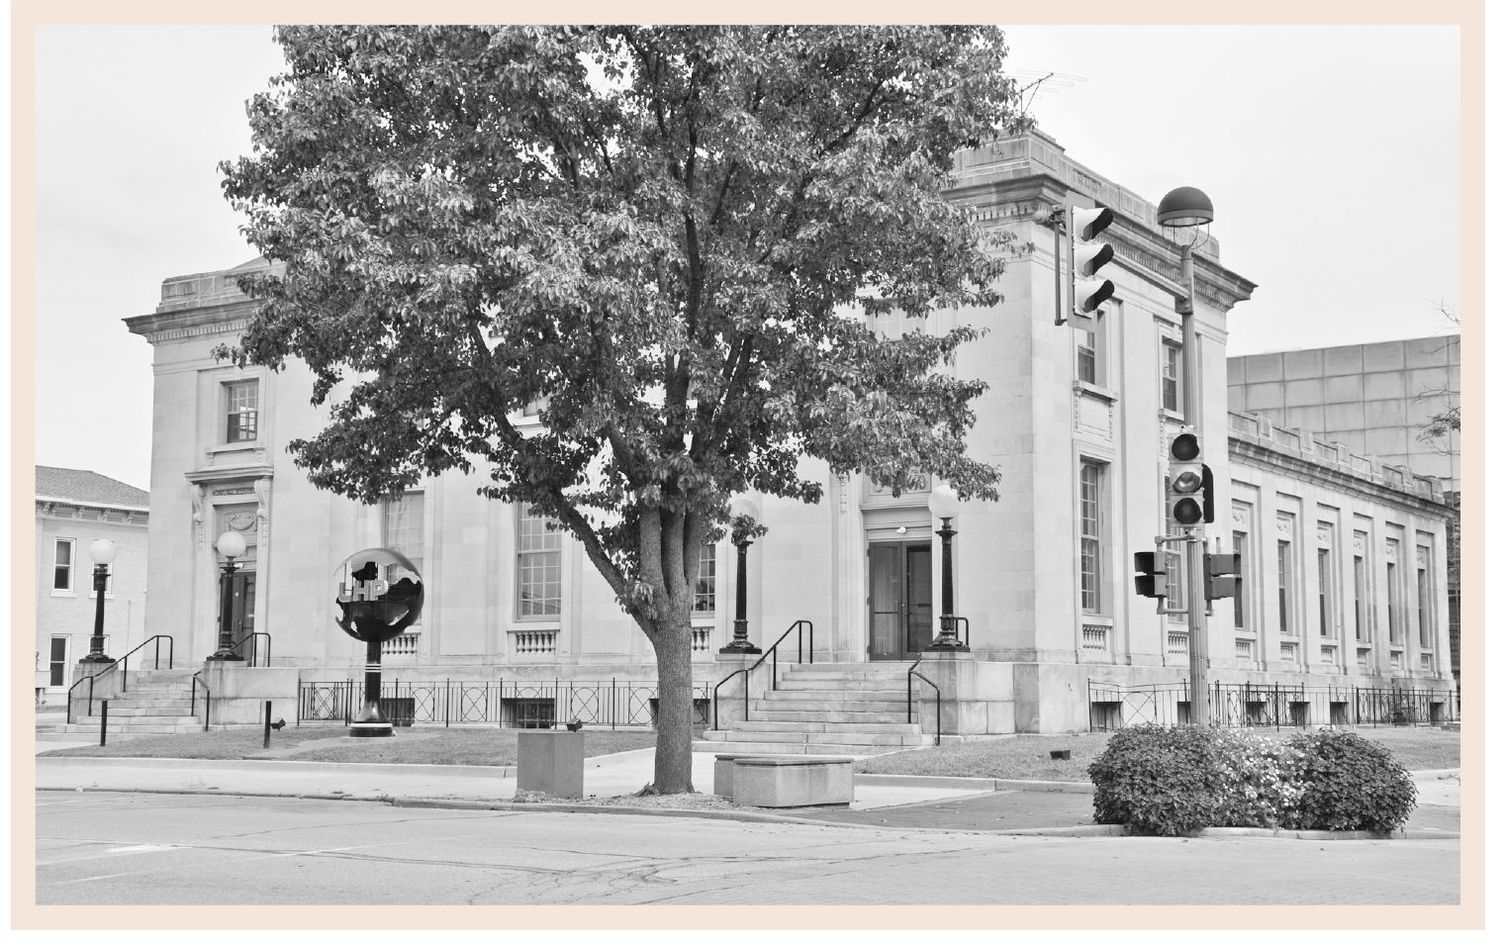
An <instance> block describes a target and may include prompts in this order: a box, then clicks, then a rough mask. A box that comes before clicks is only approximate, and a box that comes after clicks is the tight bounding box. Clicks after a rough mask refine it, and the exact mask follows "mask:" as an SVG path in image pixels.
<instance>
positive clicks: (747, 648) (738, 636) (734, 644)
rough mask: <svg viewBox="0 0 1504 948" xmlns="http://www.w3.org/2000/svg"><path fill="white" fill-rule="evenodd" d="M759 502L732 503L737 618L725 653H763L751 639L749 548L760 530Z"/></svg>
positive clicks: (740, 501)
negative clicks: (758, 520) (748, 575)
mask: <svg viewBox="0 0 1504 948" xmlns="http://www.w3.org/2000/svg"><path fill="white" fill-rule="evenodd" d="M757 526H758V524H757V505H756V504H754V503H752V501H750V500H748V499H747V498H745V497H742V498H740V499H738V500H737V501H736V502H735V503H733V504H732V505H731V542H732V544H733V545H735V546H736V618H735V619H734V620H733V621H732V623H731V641H730V642H729V643H728V644H727V645H726V646H725V647H724V648H722V649H721V654H722V655H759V654H761V653H762V649H760V648H758V647H757V646H756V645H753V644H752V642H751V641H750V640H749V639H748V638H747V547H749V546H751V545H752V537H753V536H755V535H756V534H757V532H758V530H757Z"/></svg>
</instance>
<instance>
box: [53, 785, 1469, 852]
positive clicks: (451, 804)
mask: <svg viewBox="0 0 1504 948" xmlns="http://www.w3.org/2000/svg"><path fill="white" fill-rule="evenodd" d="M952 779H976V778H952ZM36 789H37V790H46V791H52V792H56V793H155V794H169V793H172V794H181V795H184V796H189V795H192V796H219V797H262V798H268V799H283V800H343V801H353V802H356V803H383V804H386V805H388V806H392V807H400V808H408V809H432V810H492V811H504V812H514V813H528V812H533V813H607V814H613V815H622V816H661V817H670V818H679V819H684V818H689V819H703V820H730V821H734V822H742V823H794V824H798V825H803V826H827V827H848V828H853V829H868V830H881V831H887V832H900V833H915V832H920V833H980V834H982V835H986V836H1056V837H1129V836H1130V834H1129V833H1128V831H1127V829H1126V827H1124V826H1123V825H1122V824H1118V823H1107V824H1096V823H1093V824H1089V825H1084V826H1047V827H1034V828H1029V829H981V828H969V827H968V828H956V827H943V826H886V825H884V826H878V825H874V824H871V823H862V822H847V821H845V820H820V819H812V818H810V817H802V816H793V815H791V814H788V815H786V814H782V813H767V812H760V811H751V810H681V809H670V808H666V807H634V806H606V805H590V804H577V803H516V802H513V801H510V800H475V799H464V798H458V797H456V798H446V797H392V796H388V795H386V794H364V793H285V792H284V793H268V792H264V791H263V792H257V791H247V790H219V789H209V788H171V789H142V788H140V787H106V786H99V785H97V784H96V785H93V786H88V787H76V786H75V787H43V786H38V787H37V788H36ZM1236 837H1256V838H1268V839H1301V840H1311V841H1328V842H1344V841H1365V840H1374V841H1379V842H1399V841H1410V840H1439V839H1460V838H1461V834H1459V833H1444V832H1441V831H1438V830H1416V831H1414V832H1405V831H1403V830H1401V831H1399V832H1397V833H1394V834H1392V835H1390V836H1383V835H1380V834H1378V833H1370V832H1364V831H1356V830H1355V831H1347V832H1333V831H1329V830H1271V829H1260V828H1256V827H1237V826H1226V827H1207V828H1206V829H1203V830H1200V831H1198V832H1195V833H1191V834H1188V835H1186V836H1184V837H1180V838H1182V839H1192V838H1208V839H1216V838H1236ZM1134 838H1139V839H1173V838H1175V837H1168V836H1141V837H1134Z"/></svg>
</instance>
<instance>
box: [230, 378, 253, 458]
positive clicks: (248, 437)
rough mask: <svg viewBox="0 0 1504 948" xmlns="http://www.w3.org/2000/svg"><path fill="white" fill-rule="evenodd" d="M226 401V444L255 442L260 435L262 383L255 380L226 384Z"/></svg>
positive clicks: (242, 380) (241, 380)
mask: <svg viewBox="0 0 1504 948" xmlns="http://www.w3.org/2000/svg"><path fill="white" fill-rule="evenodd" d="M224 400H225V428H224V431H225V443H226V444H240V443H242V442H246V441H255V440H256V436H257V434H258V433H259V426H258V418H259V417H260V383H259V382H257V381H256V380H255V379H240V380H237V381H234V382H226V383H225V386H224Z"/></svg>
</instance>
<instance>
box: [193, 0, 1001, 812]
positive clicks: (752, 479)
mask: <svg viewBox="0 0 1504 948" xmlns="http://www.w3.org/2000/svg"><path fill="white" fill-rule="evenodd" d="M277 37H278V40H279V42H280V43H281V45H282V47H283V49H284V51H285V55H286V59H287V63H288V71H287V72H286V74H284V75H282V76H279V77H277V78H275V79H274V80H273V81H272V87H271V89H270V91H268V92H266V93H263V94H260V95H257V96H256V97H255V98H254V99H253V100H252V101H251V102H250V104H249V106H248V109H247V111H248V115H249V118H250V122H251V127H252V132H253V147H254V151H253V154H252V155H250V156H247V157H242V158H240V159H238V160H234V161H230V162H226V163H224V164H223V165H222V171H223V173H224V175H225V180H224V190H225V193H226V195H227V197H228V198H229V200H230V201H231V202H232V204H233V205H234V206H235V207H236V208H238V209H240V210H242V211H243V212H244V213H245V214H246V217H247V225H246V228H245V231H246V234H247V235H248V237H249V239H250V240H251V241H252V243H253V244H254V245H255V246H256V247H258V248H259V249H260V250H261V252H262V253H263V254H264V255H265V256H266V257H267V258H269V259H271V260H274V261H280V262H281V263H282V264H284V269H283V271H282V272H281V273H274V274H269V275H262V276H259V277H256V278H254V279H252V280H250V281H248V282H247V284H246V286H245V288H246V289H247V290H248V291H249V292H251V293H252V294H253V295H254V296H256V297H259V298H260V299H261V300H262V301H263V305H262V307H261V308H260V311H259V313H258V315H257V316H256V317H255V318H254V320H253V321H252V322H251V324H250V325H249V327H248V328H247V330H246V332H245V334H244V336H243V338H242V339H241V343H240V345H239V346H235V347H228V348H226V349H225V350H223V351H222V355H225V356H227V357H230V358H234V359H237V360H239V361H240V362H242V363H246V362H252V363H259V364H264V365H268V366H273V367H281V366H283V365H284V364H285V363H286V361H287V360H289V359H292V358H297V359H301V360H302V361H303V362H305V363H306V364H307V365H308V366H309V367H310V368H311V370H312V371H313V373H314V376H315V379H316V382H315V389H314V393H313V395H314V400H315V402H318V403H328V404H329V413H330V414H329V422H328V424H327V426H326V427H325V428H324V429H323V430H322V431H321V432H319V433H318V434H317V435H316V436H314V437H311V438H308V439H303V440H299V441H295V442H293V443H292V444H291V445H290V446H289V449H290V450H291V451H292V452H293V454H294V458H295V461H296V463H297V464H298V465H299V466H300V467H301V468H303V469H305V470H306V472H307V474H308V476H309V478H310V480H311V481H312V482H313V483H314V484H316V485H318V486H320V487H323V488H327V489H330V490H333V491H336V492H338V493H341V494H344V495H347V496H349V497H352V498H356V499H358V500H361V501H365V502H372V501H375V500H378V499H380V498H382V497H385V496H389V495H391V494H393V493H395V492H397V491H399V490H401V489H403V488H407V487H411V486H413V485H415V484H417V483H419V482H420V481H421V479H422V478H423V477H424V476H426V475H433V474H437V473H440V472H443V471H446V470H451V469H458V470H462V471H480V472H483V473H484V474H486V475H487V476H488V478H489V480H488V484H487V486H486V488H485V492H486V493H487V494H489V495H490V496H493V497H495V498H498V499H502V500H508V501H515V502H519V503H523V504H526V505H529V506H530V507H532V508H534V509H536V510H538V511H539V512H541V513H543V514H546V515H547V516H548V517H550V518H552V519H553V520H555V521H557V522H558V523H560V524H561V525H562V526H563V527H564V528H565V529H567V530H568V531H569V532H570V533H571V534H573V535H574V536H575V537H576V538H577V539H578V541H579V542H580V543H581V544H582V545H583V548H584V550H585V552H586V554H587V555H588V556H589V558H590V559H591V561H592V562H593V563H594V565H595V566H596V567H597V568H598V569H599V571H600V572H601V574H602V576H604V577H605V579H606V581H607V582H608V583H609V584H610V586H611V588H612V589H613V590H614V591H615V593H616V595H617V596H618V598H619V600H620V601H621V603H622V605H623V608H625V609H626V610H627V612H628V613H629V614H630V615H632V616H633V618H634V619H635V620H636V621H637V623H638V624H639V625H640V626H641V627H642V628H643V630H644V631H645V632H646V633H647V635H648V637H649V639H650V640H652V642H653V644H654V647H655V650H656V652H657V654H658V657H659V669H660V688H661V690H665V691H666V689H667V684H665V682H664V681H663V676H664V675H665V674H666V669H665V665H664V661H665V654H666V651H673V652H675V653H676V654H677V652H678V650H679V648H680V645H681V643H680V639H681V638H682V649H683V657H684V678H683V680H684V681H685V682H687V681H688V678H687V674H688V665H687V661H688V648H689V646H688V638H689V635H688V615H689V612H688V605H687V603H688V601H689V599H690V596H691V593H692V590H693V585H694V580H695V573H696V571H697V569H698V561H699V557H698V549H699V547H700V546H701V545H702V544H703V543H704V541H705V538H706V537H707V536H709V535H712V534H713V532H714V531H716V530H718V529H719V528H720V525H723V524H724V523H725V522H726V519H727V507H728V501H729V498H730V497H731V496H732V495H734V494H736V493H738V492H744V491H758V492H762V493H765V494H770V495H776V496H782V497H792V498H798V499H801V500H804V501H815V500H818V499H819V497H820V495H821V484H820V483H819V482H818V481H814V480H808V479H804V478H801V477H800V476H799V474H798V471H797V469H796V467H797V463H798V461H799V460H800V458H801V457H812V458H817V459H821V460H823V461H825V462H827V463H828V465H829V466H830V468H831V469H832V470H833V471H835V472H836V473H843V474H844V473H852V472H856V471H862V472H864V473H866V474H867V475H868V476H869V477H872V478H873V479H874V480H875V481H876V482H878V483H880V484H882V485H884V486H887V487H897V486H899V485H903V484H906V483H908V482H910V481H912V479H913V478H914V477H915V476H916V475H919V474H922V473H933V474H936V475H938V476H940V477H942V478H944V479H946V480H947V481H949V482H950V483H951V484H952V485H953V486H954V487H955V489H956V490H957V492H958V493H959V494H960V495H961V496H963V497H967V496H980V497H985V498H994V497H995V496H996V493H995V489H994V487H993V484H994V482H995V481H996V478H997V472H996V471H995V470H994V469H993V468H992V467H990V466H989V465H987V464H984V463H980V462H978V461H976V460H974V459H971V458H968V457H967V455H966V450H965V447H966V446H965V437H966V433H967V431H968V429H969V427H970V426H971V424H972V423H973V421H974V417H973V412H972V410H971V408H970V402H971V401H972V400H973V399H974V398H975V397H976V396H977V395H978V394H979V393H980V392H981V391H983V388H984V386H983V385H982V383H981V382H979V381H976V380H968V379H960V378H956V377H955V376H954V373H953V372H948V371H946V370H945V369H944V366H945V363H947V362H948V361H949V360H950V359H951V358H952V356H953V354H954V352H955V350H956V347H957V346H959V345H961V344H963V343H964V342H966V341H968V340H969V339H972V338H974V336H975V333H976V330H974V329H973V328H970V327H969V326H961V327H959V328H956V329H954V330H951V331H949V332H946V333H940V334H926V333H925V332H923V331H922V327H921V326H916V327H915V328H914V329H912V330H911V331H909V332H906V333H904V334H902V335H901V336H899V337H885V336H883V335H880V334H878V333H875V332H874V331H873V330H872V329H871V328H870V326H869V323H868V320H867V317H872V316H880V315H885V314H897V313H902V314H906V315H909V316H915V317H918V316H923V315H924V314H926V313H928V312H930V311H932V310H934V309H936V308H938V307H955V306H963V305H978V306H984V305H990V304H992V303H994V302H996V301H997V294H996V292H995V290H994V289H993V284H994V281H995V279H996V277H997V276H998V275H999V273H1000V272H1001V269H1002V265H1003V264H1002V257H1003V256H1005V253H1006V251H1007V250H1008V246H1009V244H1010V243H1011V238H1008V237H1003V236H993V237H990V238H989V237H988V236H987V235H986V234H984V232H983V231H982V229H981V227H980V226H979V224H978V223H977V222H976V221H975V220H974V219H973V217H972V216H971V215H970V214H969V212H968V210H967V209H966V207H964V206H963V205H961V204H958V203H953V202H951V201H948V200H947V199H946V197H945V194H944V192H945V190H946V188H947V187H948V186H949V184H950V180H951V179H950V171H951V162H952V155H953V153H954V152H955V151H956V150H957V149H959V148H962V147H965V146H974V145H976V144H978V143H980V142H982V141H985V140H988V139H990V138H992V137H993V136H995V135H998V134H1000V133H1007V132H1011V131H1015V130H1017V129H1019V128H1021V127H1023V126H1024V124H1025V121H1024V119H1023V118H1022V117H1021V115H1020V113H1019V110H1018V99H1017V89H1016V87H1015V85H1014V83H1013V82H1012V81H1011V80H1009V79H1008V78H1007V77H1006V76H1005V75H1004V73H1003V71H1002V63H1003V59H1004V56H1005V52H1006V49H1005V44H1004V42H1003V37H1002V34H1001V33H1000V32H999V31H997V30H995V29H990V28H982V27H793V26H788V27H785V26H755V27H459V26H434V27H326V26H316V27H314V26H310V27H284V28H281V29H279V30H278V33H277ZM540 403H541V404H543V406H544V407H542V409H541V411H539V412H538V414H537V419H536V421H537V423H536V424H532V423H523V422H522V421H521V420H520V418H521V416H522V413H523V411H524V409H525V408H527V407H528V406H532V405H537V404H540ZM674 677H675V678H676V679H677V678H678V677H679V676H678V674H677V672H676V673H675V675H674ZM684 690H685V696H684V699H683V700H684V703H685V704H687V702H688V696H687V695H688V691H687V688H685V689H684ZM665 700H666V699H665ZM677 704H678V703H677V702H675V705H676V706H677ZM665 707H666V705H665ZM665 713H668V714H669V717H671V718H673V717H674V714H673V713H669V712H665ZM670 727H671V728H673V727H677V724H676V723H675V722H673V721H671V722H670ZM686 733H687V732H686ZM675 740H678V738H675ZM683 743H684V748H683V750H684V755H685V767H686V768H687V753H688V739H687V737H685V738H684V739H683ZM664 755H665V744H664V741H663V739H662V735H661V734H660V744H659V756H660V767H659V778H660V784H663V783H667V784H674V780H666V781H665V780H664V769H663V757H664ZM685 773H686V777H685V780H686V781H687V769H686V771H685ZM660 788H661V789H662V788H663V787H662V786H660Z"/></svg>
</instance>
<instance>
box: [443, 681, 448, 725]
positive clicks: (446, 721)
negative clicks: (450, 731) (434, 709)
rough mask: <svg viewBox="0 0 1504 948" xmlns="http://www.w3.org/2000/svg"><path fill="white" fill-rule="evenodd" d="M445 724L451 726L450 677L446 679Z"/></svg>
mask: <svg viewBox="0 0 1504 948" xmlns="http://www.w3.org/2000/svg"><path fill="white" fill-rule="evenodd" d="M444 726H445V727H448V726H449V679H448V678H445V679H444Z"/></svg>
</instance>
